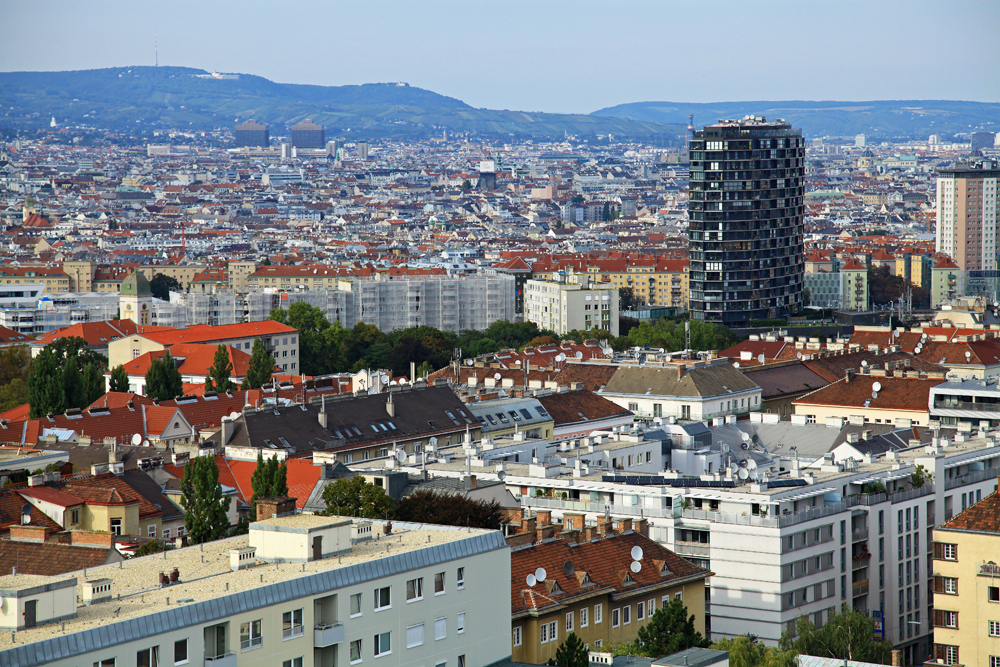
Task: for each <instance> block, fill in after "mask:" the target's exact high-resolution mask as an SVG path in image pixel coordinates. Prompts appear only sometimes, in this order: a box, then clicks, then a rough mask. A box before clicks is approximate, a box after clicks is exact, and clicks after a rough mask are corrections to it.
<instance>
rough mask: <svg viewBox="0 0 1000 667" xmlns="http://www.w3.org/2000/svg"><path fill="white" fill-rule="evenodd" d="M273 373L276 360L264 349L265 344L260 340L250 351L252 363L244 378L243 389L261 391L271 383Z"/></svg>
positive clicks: (254, 343) (256, 341) (255, 342)
mask: <svg viewBox="0 0 1000 667" xmlns="http://www.w3.org/2000/svg"><path fill="white" fill-rule="evenodd" d="M273 372H274V358H273V357H272V356H271V353H270V352H268V351H267V348H266V347H264V342H263V341H262V340H261V339H260V338H258V339H257V340H255V341H254V342H253V350H251V351H250V363H249V365H248V366H247V374H246V376H245V377H244V378H243V389H260V388H261V387H263V386H264V385H265V384H268V383H269V382H270V381H271V374H272V373H273Z"/></svg>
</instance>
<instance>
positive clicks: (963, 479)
mask: <svg viewBox="0 0 1000 667" xmlns="http://www.w3.org/2000/svg"><path fill="white" fill-rule="evenodd" d="M998 475H1000V468H984V469H983V470H973V471H972V472H967V473H965V474H964V475H956V476H955V477H952V478H950V479H948V478H945V480H944V488H945V490H947V489H954V488H955V487H957V486H965V485H966V484H974V483H976V482H981V481H983V480H984V479H996V478H997V476H998Z"/></svg>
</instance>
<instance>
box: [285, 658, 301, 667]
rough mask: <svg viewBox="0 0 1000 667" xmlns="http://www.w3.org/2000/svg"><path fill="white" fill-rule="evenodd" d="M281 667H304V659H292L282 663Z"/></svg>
mask: <svg viewBox="0 0 1000 667" xmlns="http://www.w3.org/2000/svg"><path fill="white" fill-rule="evenodd" d="M281 667H302V658H292V659H291V660H285V661H284V662H282V663H281Z"/></svg>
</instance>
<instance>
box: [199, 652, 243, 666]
mask: <svg viewBox="0 0 1000 667" xmlns="http://www.w3.org/2000/svg"><path fill="white" fill-rule="evenodd" d="M205 667H236V652H235V651H229V652H228V653H223V654H221V655H206V656H205Z"/></svg>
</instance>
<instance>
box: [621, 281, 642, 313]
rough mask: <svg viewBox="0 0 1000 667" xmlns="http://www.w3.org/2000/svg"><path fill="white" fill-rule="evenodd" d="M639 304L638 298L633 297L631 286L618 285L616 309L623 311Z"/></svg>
mask: <svg viewBox="0 0 1000 667" xmlns="http://www.w3.org/2000/svg"><path fill="white" fill-rule="evenodd" d="M638 305H639V301H638V299H636V298H635V290H634V289H632V288H631V287H619V288H618V310H619V312H624V311H626V310H632V309H633V308H635V307H636V306H638Z"/></svg>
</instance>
